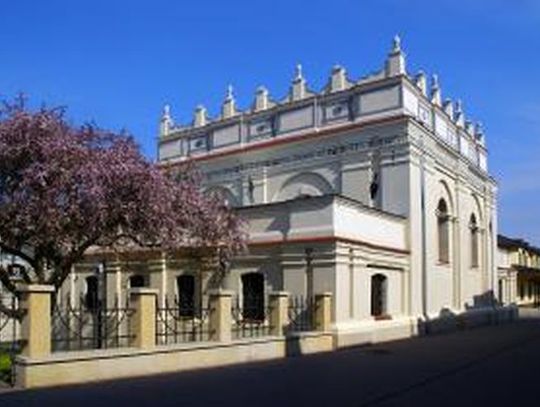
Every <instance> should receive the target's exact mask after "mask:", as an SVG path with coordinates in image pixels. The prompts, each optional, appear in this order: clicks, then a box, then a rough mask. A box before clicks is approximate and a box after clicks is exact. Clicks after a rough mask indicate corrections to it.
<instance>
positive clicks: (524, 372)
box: [0, 310, 540, 407]
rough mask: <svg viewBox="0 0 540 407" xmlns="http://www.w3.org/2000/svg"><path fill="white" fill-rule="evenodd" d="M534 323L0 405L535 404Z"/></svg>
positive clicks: (3, 398)
mask: <svg viewBox="0 0 540 407" xmlns="http://www.w3.org/2000/svg"><path fill="white" fill-rule="evenodd" d="M539 344H540V317H539V314H538V312H537V311H534V310H525V311H523V312H522V320H521V321H520V322H517V323H514V324H507V325H499V326H491V327H483V328H476V329H471V330H466V331H462V332H455V333H451V334H444V335H435V336H430V337H423V338H416V339H410V340H403V341H397V342H392V343H386V344H380V345H375V346H369V347H362V348H354V349H347V350H341V351H338V352H333V353H327V354H318V355H312V356H305V357H296V358H289V359H281V360H276V361H271V362H266V363H257V364H250V365H242V366H233V367H227V368H220V369H211V370H210V369H209V370H201V371H195V372H184V373H178V374H167V375H161V376H154V377H145V378H139V379H131V380H121V381H115V382H103V383H93V384H88V385H81V386H72V387H64V388H54V389H44V390H33V391H20V390H9V391H6V392H4V393H0V406H2V407H8V406H25V407H26V406H55V407H60V406H70V407H73V406H77V407H83V406H121V405H127V404H128V403H129V405H130V406H132V407H135V406H232V405H236V406H238V405H252V406H279V405H285V406H288V405H297V406H298V405H310V406H412V405H415V406H423V405H426V406H427V405H436V406H455V405H462V406H468V405H477V406H478V405H480V406H510V405H518V403H520V402H524V403H525V402H527V403H530V405H535V404H536V402H537V401H536V399H537V395H536V393H535V390H534V389H535V383H536V382H537V381H538V380H539V379H538V362H540V346H539Z"/></svg>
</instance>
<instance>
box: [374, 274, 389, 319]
mask: <svg viewBox="0 0 540 407" xmlns="http://www.w3.org/2000/svg"><path fill="white" fill-rule="evenodd" d="M386 295H387V278H386V276H384V275H382V274H375V275H374V276H372V277H371V315H373V316H374V317H381V316H384V315H386Z"/></svg>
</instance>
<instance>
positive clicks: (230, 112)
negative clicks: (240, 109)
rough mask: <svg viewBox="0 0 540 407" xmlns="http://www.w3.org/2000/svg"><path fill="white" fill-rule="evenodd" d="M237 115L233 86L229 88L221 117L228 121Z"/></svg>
mask: <svg viewBox="0 0 540 407" xmlns="http://www.w3.org/2000/svg"><path fill="white" fill-rule="evenodd" d="M234 115H236V102H235V100H234V94H233V87H232V85H229V86H227V94H226V95H225V100H224V101H223V105H222V106H221V117H222V118H223V119H227V118H229V117H233V116H234Z"/></svg>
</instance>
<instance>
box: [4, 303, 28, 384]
mask: <svg viewBox="0 0 540 407" xmlns="http://www.w3.org/2000/svg"><path fill="white" fill-rule="evenodd" d="M0 301H1V302H2V305H3V306H4V307H5V308H7V309H8V310H13V311H16V310H18V309H19V301H18V299H17V297H16V296H15V295H11V294H8V295H0ZM23 345H24V343H23V340H22V338H21V324H20V320H19V319H17V318H15V317H14V316H12V315H7V314H6V313H3V312H0V382H6V383H9V384H14V382H15V369H14V364H13V361H14V359H15V356H17V355H18V354H19V353H20V352H21V350H22V347H23Z"/></svg>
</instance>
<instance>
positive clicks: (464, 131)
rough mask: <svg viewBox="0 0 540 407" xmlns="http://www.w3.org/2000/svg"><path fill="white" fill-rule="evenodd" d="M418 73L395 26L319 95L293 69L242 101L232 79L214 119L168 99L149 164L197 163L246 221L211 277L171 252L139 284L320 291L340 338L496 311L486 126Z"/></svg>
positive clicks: (336, 71)
mask: <svg viewBox="0 0 540 407" xmlns="http://www.w3.org/2000/svg"><path fill="white" fill-rule="evenodd" d="M427 82H428V81H427V79H426V76H425V75H424V73H422V72H420V73H418V74H412V73H410V72H408V71H407V64H406V57H405V54H404V52H403V50H402V47H401V44H400V40H399V38H398V37H396V38H395V39H394V42H393V46H392V49H391V50H390V52H389V54H388V57H387V59H386V61H385V62H384V65H383V67H382V69H381V70H380V71H379V72H377V73H375V74H372V75H368V76H365V77H363V78H360V79H353V78H351V77H350V76H349V75H348V74H347V72H346V70H345V69H344V68H343V67H341V66H335V67H334V68H333V69H332V71H331V74H330V77H329V79H328V83H327V85H326V86H325V87H324V88H323V89H322V90H320V91H318V92H317V91H314V90H312V89H311V88H310V87H309V84H308V81H307V80H306V78H305V76H304V73H303V72H302V69H301V67H300V66H298V67H297V68H296V73H295V76H294V78H293V80H292V83H291V86H290V90H289V92H288V94H287V96H286V97H285V98H284V99H281V100H276V99H274V98H272V96H271V95H270V93H269V91H268V90H267V89H266V88H264V87H259V88H258V89H257V91H256V94H255V99H254V101H253V104H252V106H251V107H250V108H249V109H246V110H243V111H241V110H239V109H238V108H237V106H236V103H235V98H234V95H233V92H232V89H231V88H230V89H229V90H228V92H227V94H226V98H225V100H224V102H223V105H222V108H221V114H220V116H219V117H215V118H210V117H209V116H208V114H207V111H206V109H205V108H204V107H203V106H199V107H197V109H196V111H195V116H194V120H193V123H192V124H190V125H189V126H184V125H177V124H175V123H174V121H173V119H172V117H171V113H170V110H169V108H168V107H166V108H165V110H164V113H163V116H162V118H161V125H160V135H159V142H158V150H159V162H160V164H162V165H163V166H174V165H177V164H179V163H182V162H185V161H186V160H193V161H194V162H195V163H196V164H197V166H198V167H199V168H200V169H201V170H202V172H203V174H204V188H205V189H206V190H208V191H218V192H220V193H222V194H223V195H224V196H225V197H226V199H227V201H228V203H229V204H230V205H231V206H233V207H235V208H236V210H237V211H238V213H239V214H240V215H241V216H243V217H244V218H245V219H246V220H247V221H248V222H249V244H248V246H249V251H248V252H247V253H245V254H243V255H241V256H238V257H236V258H235V259H234V261H233V264H232V267H231V271H230V272H229V273H228V274H227V275H226V276H225V277H224V278H223V280H221V281H219V283H215V282H212V280H207V281H197V280H191V281H189V278H186V276H189V275H193V270H190V268H189V266H188V265H186V264H187V263H186V264H185V263H182V262H180V261H179V262H169V264H168V265H167V267H161V268H159V267H158V268H154V269H153V270H154V272H152V273H150V274H151V275H150V277H149V280H148V285H150V286H153V287H155V288H158V289H159V290H160V292H161V295H165V294H166V293H167V292H174V293H175V294H178V295H180V296H182V295H196V294H193V293H196V292H201V293H203V294H202V295H203V296H204V293H205V292H206V290H207V289H209V288H215V287H211V286H212V284H214V285H215V284H219V285H220V286H221V287H222V288H226V289H230V290H234V291H235V293H236V294H237V296H238V297H239V298H241V299H242V300H243V301H245V300H246V298H248V299H249V300H250V301H253V302H254V303H257V304H261V306H264V301H265V298H267V294H268V293H270V292H273V291H287V292H290V293H291V294H293V295H303V296H307V297H310V296H312V295H314V294H318V293H323V292H330V293H332V297H333V301H332V304H333V305H332V306H333V311H332V312H333V315H332V317H333V331H334V333H335V338H336V343H337V346H347V345H352V344H359V343H365V342H368V341H377V340H384V339H393V338H399V337H405V336H410V335H413V334H415V333H417V332H418V330H420V329H422V326H425V325H426V321H431V322H432V324H433V326H435V324H436V323H437V322H438V321H441V324H445V323H446V322H447V321H451V320H452V318H453V316H455V315H458V314H460V315H470V316H476V317H475V318H482V315H485V314H486V313H487V312H488V310H493V308H492V307H493V304H494V299H493V292H494V285H496V284H497V282H496V269H497V265H496V264H495V260H494V259H495V253H496V244H497V239H496V236H497V196H496V193H497V184H496V182H495V180H494V179H493V178H492V177H491V176H490V174H489V172H488V166H487V150H486V145H485V138H484V134H483V132H482V128H481V126H480V125H479V124H475V123H473V121H471V120H469V119H468V118H466V116H465V113H464V111H463V108H462V105H461V102H459V101H457V102H453V101H451V100H449V99H443V96H442V91H441V87H440V85H439V81H438V79H437V77H436V76H435V75H433V77H432V79H431V80H430V81H429V82H430V83H429V85H428V84H427ZM155 270H158V271H155ZM160 273H161V274H160ZM182 276H184V277H182ZM196 278H197V277H196V275H194V276H193V279H196ZM182 284H184V286H182ZM186 285H187V286H186ZM197 285H203V287H201V290H195V289H194V288H192V286H197ZM186 287H187V288H186ZM190 287H191V288H190ZM190 293H192V294H190ZM244 303H245V302H244ZM471 318H472V317H471ZM472 319H474V318H472ZM472 319H471V320H472Z"/></svg>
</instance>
